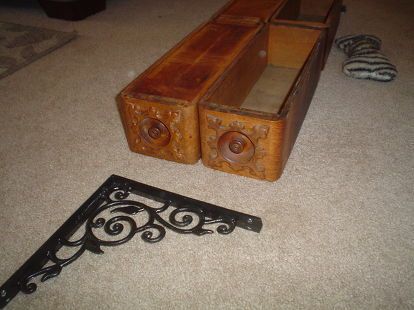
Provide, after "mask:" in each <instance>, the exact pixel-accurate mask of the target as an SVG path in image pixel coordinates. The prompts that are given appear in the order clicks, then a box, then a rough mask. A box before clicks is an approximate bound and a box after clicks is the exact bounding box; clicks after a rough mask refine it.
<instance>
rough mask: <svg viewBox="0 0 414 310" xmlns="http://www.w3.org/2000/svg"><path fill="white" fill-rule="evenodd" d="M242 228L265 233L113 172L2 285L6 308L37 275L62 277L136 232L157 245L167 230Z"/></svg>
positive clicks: (251, 220) (0, 297)
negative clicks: (65, 270)
mask: <svg viewBox="0 0 414 310" xmlns="http://www.w3.org/2000/svg"><path fill="white" fill-rule="evenodd" d="M140 197H141V198H140ZM153 202H156V203H157V205H156V206H153ZM236 226H238V227H240V228H244V229H248V230H251V231H255V232H259V231H260V230H261V228H262V222H261V219H260V218H257V217H255V216H251V215H248V214H244V213H240V212H237V211H233V210H229V209H225V208H222V207H219V206H214V205H211V204H208V203H206V202H203V201H199V200H195V199H191V198H189V197H184V196H181V195H178V194H175V193H171V192H167V191H164V190H162V189H159V188H155V187H152V186H149V185H146V184H142V183H138V182H135V181H132V180H128V179H126V178H122V177H120V176H116V175H113V176H111V177H109V178H108V179H107V180H106V181H105V183H104V184H102V185H101V186H100V187H99V189H98V190H97V191H96V192H95V193H94V194H93V195H92V196H91V197H90V198H89V199H88V200H87V201H86V202H85V203H84V204H82V206H81V207H80V208H79V209H78V210H76V211H75V213H74V214H73V215H72V216H70V217H69V218H68V219H67V220H66V221H65V223H64V224H63V225H62V226H61V227H60V228H59V229H58V230H57V231H56V232H55V233H54V234H53V235H52V236H50V238H49V239H48V240H47V241H46V242H45V243H44V244H43V245H42V246H41V247H40V248H39V249H38V250H37V251H36V252H35V253H34V254H33V255H32V256H31V257H30V258H29V259H28V260H27V261H26V262H25V263H24V264H23V265H22V266H21V267H20V268H19V269H18V270H17V271H16V272H15V273H14V274H13V275H12V276H11V277H10V278H9V279H8V280H7V281H6V282H5V283H4V284H3V285H2V286H1V287H0V308H2V307H4V306H6V305H7V304H8V303H9V302H10V301H11V299H13V298H14V297H15V296H16V295H17V294H18V293H19V292H24V293H27V294H30V293H33V292H35V291H36V289H37V284H36V283H35V281H36V280H37V279H40V281H42V282H44V281H46V280H48V279H51V278H54V277H56V276H58V275H59V274H60V273H61V271H62V270H63V268H64V267H66V266H68V265H70V264H71V263H73V262H74V261H75V260H77V259H78V258H79V257H81V256H82V254H83V253H85V252H86V251H89V252H91V253H95V254H103V253H104V251H103V249H102V248H104V247H106V246H118V245H121V244H124V243H126V242H128V241H129V240H131V239H132V238H134V236H136V235H139V236H140V237H141V239H142V240H143V241H145V242H148V243H155V242H159V241H161V240H162V239H163V238H164V237H165V236H166V232H167V231H173V232H177V233H181V234H193V235H198V236H202V235H205V234H211V233H213V232H214V230H215V231H216V232H217V233H219V234H229V233H231V232H232V231H233V230H234V229H235V227H236ZM75 236H76V237H75Z"/></svg>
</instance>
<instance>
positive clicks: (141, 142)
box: [127, 103, 184, 161]
mask: <svg viewBox="0 0 414 310" xmlns="http://www.w3.org/2000/svg"><path fill="white" fill-rule="evenodd" d="M144 119H155V120H158V121H160V122H161V123H162V124H165V126H166V127H167V128H168V131H169V134H170V135H171V138H170V142H169V143H168V145H162V146H160V145H156V144H152V143H148V141H147V140H145V139H143V137H142V136H141V134H140V132H141V128H140V124H141V122H142V121H143V120H144ZM181 121H182V117H181V112H180V111H179V110H164V109H158V108H156V107H154V106H150V107H145V106H140V105H137V104H133V103H128V104H127V126H128V127H129V128H130V130H131V132H133V133H134V135H133V137H132V139H133V145H134V149H135V150H136V151H137V152H140V153H144V154H149V155H152V156H156V157H161V158H174V159H175V160H178V161H180V160H182V159H183V158H184V154H183V151H182V147H181V144H180V142H181V141H182V137H183V136H182V133H181V131H180V127H179V125H180V123H181Z"/></svg>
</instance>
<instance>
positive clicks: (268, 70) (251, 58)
mask: <svg viewBox="0 0 414 310" xmlns="http://www.w3.org/2000/svg"><path fill="white" fill-rule="evenodd" d="M319 35H320V31H319V30H315V29H304V28H292V27H285V26H279V25H269V26H268V27H266V28H265V29H264V30H263V31H262V32H261V33H259V34H258V35H257V36H256V37H255V39H254V40H253V41H252V43H251V44H250V45H249V46H248V47H247V48H246V50H245V51H244V53H243V54H242V55H241V57H240V58H239V59H237V61H236V62H235V63H234V64H233V66H232V67H231V68H230V69H229V70H228V71H227V72H226V74H225V75H224V76H223V77H222V79H221V80H220V81H219V82H218V83H217V84H216V87H215V88H213V89H212V91H211V92H210V94H209V95H208V97H207V98H206V100H205V101H206V103H214V106H217V107H220V109H226V108H227V109H231V110H232V112H233V113H238V112H239V113H242V114H246V113H247V114H248V113H249V112H252V113H254V112H259V113H261V114H263V113H264V114H269V116H270V117H272V118H274V117H277V116H278V115H279V114H280V112H281V109H282V107H283V104H284V102H285V101H286V99H287V97H288V96H289V94H290V92H291V90H292V89H293V87H294V86H295V84H296V81H297V80H298V78H299V76H300V73H301V70H302V68H303V66H304V65H305V63H306V61H307V59H308V57H309V56H310V54H311V52H312V50H313V48H314V46H315V44H316V42H317V40H318V38H319ZM285 37H288V41H289V44H292V40H293V42H296V43H297V48H296V49H293V50H292V49H288V50H286V48H285Z"/></svg>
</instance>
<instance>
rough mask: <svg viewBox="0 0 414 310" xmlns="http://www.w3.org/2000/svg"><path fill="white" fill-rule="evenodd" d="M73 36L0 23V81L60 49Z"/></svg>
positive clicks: (73, 34)
mask: <svg viewBox="0 0 414 310" xmlns="http://www.w3.org/2000/svg"><path fill="white" fill-rule="evenodd" d="M75 35H76V34H75V33H74V32H72V33H65V32H61V31H55V30H50V29H44V28H38V27H30V26H23V25H18V24H13V23H4V22H0V79H1V78H3V77H5V76H7V75H9V74H11V73H13V72H15V71H16V70H19V69H20V68H22V67H24V66H26V65H28V64H29V63H31V62H33V61H35V60H36V59H38V58H40V57H42V56H44V55H46V54H48V53H50V52H51V51H53V50H55V49H57V48H59V47H61V46H62V45H64V44H65V43H67V42H69V41H70V40H72V39H73V38H74V37H75Z"/></svg>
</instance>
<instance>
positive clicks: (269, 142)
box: [199, 25, 323, 181]
mask: <svg viewBox="0 0 414 310" xmlns="http://www.w3.org/2000/svg"><path fill="white" fill-rule="evenodd" d="M284 28H285V26H277V25H268V26H267V27H266V28H264V29H263V30H262V31H261V32H260V33H258V34H257V35H256V37H255V39H254V40H252V42H251V43H250V44H249V45H248V46H247V47H246V50H245V51H244V52H243V54H241V55H240V56H239V57H238V58H237V59H236V60H235V62H234V63H233V64H232V66H231V67H230V68H229V70H228V71H227V72H226V73H225V74H224V75H223V77H222V78H221V79H220V80H218V81H217V82H216V83H215V85H214V86H213V87H212V88H211V89H210V90H209V92H208V93H207V94H206V96H205V98H203V100H202V101H201V102H200V105H199V115H200V117H199V119H200V135H201V149H202V160H203V163H204V164H205V165H206V166H208V167H211V168H214V169H218V170H222V171H225V172H229V173H234V174H239V175H243V176H247V177H253V178H258V179H265V180H268V181H274V180H276V179H277V178H279V177H280V175H281V174H282V171H283V169H284V166H285V164H286V162H287V160H288V158H289V155H290V152H291V150H292V148H293V145H294V143H295V140H296V137H297V136H298V134H299V130H300V128H301V125H302V123H303V120H304V118H305V115H306V112H307V110H308V107H309V104H310V102H311V99H312V96H313V92H314V90H315V88H316V85H317V82H318V80H319V76H320V66H321V61H322V57H323V53H322V52H321V50H320V45H321V31H320V30H316V29H305V30H306V31H307V32H309V35H308V36H306V38H302V39H298V42H300V43H301V45H299V47H300V51H298V52H296V51H294V52H292V56H291V57H289V58H286V57H285V56H284V55H283V54H280V53H279V47H280V45H281V44H283V42H284V40H285V38H284V37H283V36H281V35H280V33H281V32H283V30H284ZM264 38H266V40H264ZM279 40H280V41H279ZM263 50H265V51H266V55H267V57H266V65H267V66H272V67H275V66H278V67H287V68H291V69H292V70H293V72H297V76H296V77H295V78H293V79H292V84H291V86H290V87H284V88H283V89H284V91H285V92H286V93H285V94H284V95H283V94H280V96H279V97H284V98H286V99H285V100H284V101H283V103H282V104H280V103H279V102H276V101H278V100H276V101H275V102H274V104H272V103H269V104H268V105H266V109H267V110H262V111H254V110H252V108H253V107H252V106H249V109H244V108H243V106H244V100H245V99H246V97H247V96H248V94H246V92H245V91H244V89H248V90H251V89H252V88H253V87H254V84H255V83H258V78H260V77H257V74H259V73H260V74H262V73H263V72H264V68H262V67H261V68H260V69H256V70H257V71H256V72H254V70H253V69H252V67H251V66H249V64H250V63H255V62H257V59H260V56H259V55H258V54H259V53H260V52H261V51H263ZM248 59H251V60H250V61H251V62H249V61H248ZM259 63H260V61H259ZM252 70H253V73H252V74H251V73H250V72H251V71H252ZM272 72H279V71H272ZM276 74H277V73H276ZM244 76H250V78H249V79H247V78H244V79H239V77H244ZM239 80H240V84H239V87H237V85H238V83H239ZM275 87H277V86H275ZM237 90H239V93H241V94H242V95H238V96H235V95H232V94H233V93H234V92H237ZM226 91H228V92H229V93H230V94H226ZM269 100H273V99H272V98H270V99H269ZM279 100H280V99H279ZM272 105H273V110H272V109H271V108H270V107H272ZM258 108H259V109H260V107H258ZM223 137H225V138H223ZM249 141H250V142H251V143H252V145H253V147H254V152H253V155H251V154H252V151H251V148H249V147H247V146H248V143H247V142H249ZM224 147H227V149H223V148H224ZM232 152H233V155H231V153H232ZM247 159H248V160H247Z"/></svg>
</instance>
